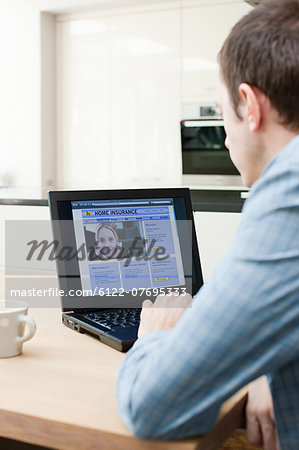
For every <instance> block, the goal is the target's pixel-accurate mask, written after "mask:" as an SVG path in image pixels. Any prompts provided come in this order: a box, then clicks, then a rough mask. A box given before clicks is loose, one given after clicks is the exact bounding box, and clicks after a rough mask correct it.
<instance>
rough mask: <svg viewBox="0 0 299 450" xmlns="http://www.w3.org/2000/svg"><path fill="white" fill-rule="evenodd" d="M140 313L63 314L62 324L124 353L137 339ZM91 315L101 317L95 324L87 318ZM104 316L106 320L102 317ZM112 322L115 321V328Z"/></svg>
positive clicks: (133, 310)
mask: <svg viewBox="0 0 299 450" xmlns="http://www.w3.org/2000/svg"><path fill="white" fill-rule="evenodd" d="M140 311H141V310H140V308H128V309H121V310H120V309H116V308H115V309H109V310H108V309H105V310H99V311H89V312H84V313H75V312H73V313H63V314H62V323H63V324H64V325H66V326H67V327H68V328H71V329H72V330H75V331H77V332H78V333H85V334H88V335H89V336H92V337H94V338H96V339H99V340H100V341H101V342H102V343H103V344H106V345H109V346H110V347H113V348H114V349H116V350H118V351H121V352H126V351H128V350H129V349H130V348H131V347H132V345H133V344H134V342H135V341H136V339H137V333H138V327H139V318H140ZM92 315H93V316H97V315H99V316H102V317H101V318H99V321H98V322H95V320H94V319H93V318H92V317H91V318H90V319H89V317H88V316H92ZM104 315H106V318H105V317H103V316H104ZM109 316H110V317H109ZM125 316H127V318H126V317H125ZM114 321H117V325H115V326H114V324H113V322H114Z"/></svg>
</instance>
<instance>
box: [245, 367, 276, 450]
mask: <svg viewBox="0 0 299 450" xmlns="http://www.w3.org/2000/svg"><path fill="white" fill-rule="evenodd" d="M246 419H247V439H248V441H249V442H250V443H251V444H253V445H259V446H261V447H263V448H264V449H265V450H279V449H280V446H279V441H278V436H277V433H276V427H275V418H274V408H273V401H272V395H271V391H270V388H269V384H268V380H267V378H266V377H265V376H263V377H260V378H257V379H256V380H255V381H253V382H252V383H250V385H249V391H248V401H247V406H246Z"/></svg>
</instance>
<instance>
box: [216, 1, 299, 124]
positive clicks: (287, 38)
mask: <svg viewBox="0 0 299 450" xmlns="http://www.w3.org/2000/svg"><path fill="white" fill-rule="evenodd" d="M218 61H219V65H220V71H221V75H222V77H223V80H224V83H225V84H226V86H227V88H228V91H229V95H230V98H231V101H232V104H233V107H234V109H235V112H236V114H237V115H238V117H239V118H240V115H239V114H238V106H239V104H240V100H241V98H240V94H239V86H240V84H241V83H248V84H249V85H250V86H252V87H257V88H259V89H260V90H261V91H262V92H263V93H264V94H265V95H266V96H267V97H268V98H269V100H270V102H271V104H272V106H273V107H274V108H275V109H276V110H277V112H278V114H279V116H280V123H281V124H283V125H284V126H286V127H287V128H289V129H291V130H294V131H296V130H299V0H269V1H268V0H266V1H263V2H262V3H261V4H260V5H259V6H258V7H257V8H255V9H253V10H252V11H250V13H249V14H247V15H246V16H244V17H243V18H242V19H241V20H240V21H239V22H238V23H237V24H236V25H235V26H234V27H233V29H232V30H231V32H230V34H229V35H228V37H227V39H226V40H225V42H224V44H223V46H222V48H221V50H220V52H219V55H218Z"/></svg>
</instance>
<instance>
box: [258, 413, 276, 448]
mask: <svg viewBox="0 0 299 450" xmlns="http://www.w3.org/2000/svg"><path fill="white" fill-rule="evenodd" d="M261 424H262V425H261V426H262V436H263V446H264V449H265V450H279V444H278V439H277V436H276V430H275V424H274V422H273V421H272V419H271V417H269V416H268V417H267V418H266V417H264V419H263V420H262V421H261Z"/></svg>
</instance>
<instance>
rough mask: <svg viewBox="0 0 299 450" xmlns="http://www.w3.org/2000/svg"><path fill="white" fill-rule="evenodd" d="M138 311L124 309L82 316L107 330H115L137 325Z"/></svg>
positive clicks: (138, 320)
mask: <svg viewBox="0 0 299 450" xmlns="http://www.w3.org/2000/svg"><path fill="white" fill-rule="evenodd" d="M140 311H141V309H140V308H124V309H113V310H109V311H97V312H90V313H84V314H82V316H83V317H85V318H86V319H88V320H90V321H91V322H95V323H96V324H98V325H101V326H102V327H105V328H107V329H108V330H116V329H118V328H128V327H132V326H136V325H139V322H140Z"/></svg>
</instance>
